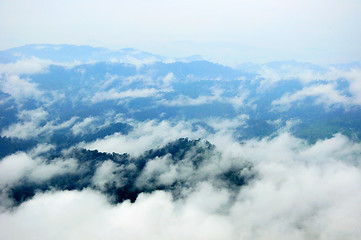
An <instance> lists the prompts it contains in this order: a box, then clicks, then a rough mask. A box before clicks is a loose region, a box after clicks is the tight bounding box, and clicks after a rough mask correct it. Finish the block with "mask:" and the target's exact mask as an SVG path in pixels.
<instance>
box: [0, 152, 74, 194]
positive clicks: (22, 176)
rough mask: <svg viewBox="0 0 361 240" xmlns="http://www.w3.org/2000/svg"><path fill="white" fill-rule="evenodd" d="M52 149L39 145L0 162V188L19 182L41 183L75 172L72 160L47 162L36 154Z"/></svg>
mask: <svg viewBox="0 0 361 240" xmlns="http://www.w3.org/2000/svg"><path fill="white" fill-rule="evenodd" d="M52 148H54V147H53V146H51V145H39V146H37V147H36V148H35V149H33V150H30V151H29V152H17V153H14V154H11V155H9V156H7V157H5V158H3V159H1V161H0V186H1V187H2V188H3V189H4V188H6V187H9V186H12V185H15V184H19V183H20V181H21V180H27V181H31V182H42V181H45V180H48V179H50V178H51V177H53V176H55V175H61V174H65V173H69V172H75V171H76V168H77V162H76V160H74V159H61V158H59V159H54V160H53V161H52V162H47V161H46V159H44V157H41V156H39V155H38V154H40V153H43V152H46V151H49V150H51V149H52Z"/></svg>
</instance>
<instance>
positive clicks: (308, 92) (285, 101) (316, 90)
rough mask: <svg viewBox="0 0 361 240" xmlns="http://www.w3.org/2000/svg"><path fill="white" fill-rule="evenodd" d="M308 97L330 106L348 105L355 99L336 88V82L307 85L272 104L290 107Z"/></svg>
mask: <svg viewBox="0 0 361 240" xmlns="http://www.w3.org/2000/svg"><path fill="white" fill-rule="evenodd" d="M308 97H314V98H315V99H316V100H315V101H316V103H318V104H323V105H325V106H328V107H330V106H332V105H341V106H346V107H347V106H348V105H352V104H353V99H352V98H351V97H348V96H345V95H342V94H341V93H340V91H338V90H337V89H336V86H335V84H317V85H312V86H310V87H305V88H303V89H302V90H300V91H297V92H295V93H286V94H285V95H283V96H282V97H281V98H280V99H278V100H275V101H273V102H272V104H273V105H283V106H286V107H289V106H290V104H292V103H295V102H298V103H299V104H300V103H301V101H302V100H304V99H306V98H308Z"/></svg>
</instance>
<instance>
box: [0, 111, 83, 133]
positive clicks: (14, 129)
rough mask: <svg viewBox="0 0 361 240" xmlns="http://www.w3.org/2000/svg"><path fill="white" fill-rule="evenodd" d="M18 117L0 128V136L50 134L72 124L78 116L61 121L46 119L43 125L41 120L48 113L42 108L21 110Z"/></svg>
mask: <svg viewBox="0 0 361 240" xmlns="http://www.w3.org/2000/svg"><path fill="white" fill-rule="evenodd" d="M18 117H19V119H21V120H22V121H21V122H18V123H14V124H12V125H10V126H9V127H7V128H6V129H2V131H1V136H2V137H9V138H19V139H29V138H32V137H37V136H39V135H41V134H52V133H53V132H54V131H57V130H60V129H63V128H68V127H70V126H72V125H73V124H74V122H75V121H76V120H77V119H78V117H72V118H71V119H69V120H67V121H64V122H62V123H56V121H48V122H46V124H45V125H42V122H43V121H45V120H46V119H47V118H48V113H47V112H46V111H45V110H44V109H43V108H38V109H35V110H23V111H22V112H20V113H19V114H18Z"/></svg>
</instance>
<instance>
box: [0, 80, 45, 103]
mask: <svg viewBox="0 0 361 240" xmlns="http://www.w3.org/2000/svg"><path fill="white" fill-rule="evenodd" d="M0 87H1V91H3V92H4V93H7V94H9V95H11V96H12V97H13V98H15V99H16V100H18V101H19V100H23V99H39V98H40V97H41V96H42V95H43V92H42V91H40V90H39V89H38V85H37V84H36V83H33V82H31V80H30V79H24V78H20V77H19V76H17V75H11V76H6V77H3V78H2V79H0Z"/></svg>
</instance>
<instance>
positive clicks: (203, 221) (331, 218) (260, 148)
mask: <svg viewBox="0 0 361 240" xmlns="http://www.w3.org/2000/svg"><path fill="white" fill-rule="evenodd" d="M225 144H228V143H227V142H224V143H223V145H225ZM229 147H233V148H236V150H237V151H238V153H239V154H240V155H241V156H242V158H235V155H233V156H232V155H228V157H225V156H223V160H222V161H224V162H229V161H242V159H246V160H247V161H250V162H252V163H253V170H254V171H256V172H257V177H256V178H254V179H252V180H251V181H250V182H249V183H248V184H247V185H243V186H240V187H239V192H238V193H236V195H234V192H232V191H231V190H229V189H227V188H222V187H221V186H219V185H217V184H213V183H211V182H209V181H207V182H199V183H198V184H197V186H195V189H194V190H193V191H190V190H189V189H187V188H184V189H183V195H184V198H180V199H174V198H173V197H172V195H171V194H170V193H168V192H167V191H155V192H153V193H142V194H140V195H139V196H138V198H137V200H136V201H135V202H134V203H130V202H129V201H125V202H123V203H119V204H116V205H112V204H110V203H109V202H108V199H107V198H106V197H105V196H104V195H103V194H101V193H100V192H98V191H94V190H90V189H85V190H83V191H57V192H51V191H50V192H46V193H38V194H37V195H36V196H35V197H34V198H33V199H31V200H29V201H26V202H24V203H23V204H22V205H20V207H18V208H17V209H15V210H14V211H11V212H8V211H5V212H2V213H1V214H0V223H1V224H0V231H1V233H2V237H3V239H14V238H16V239H28V236H32V237H35V238H37V239H55V240H56V239H79V238H81V239H85V238H86V239H98V238H99V236H101V237H102V238H106V239H119V238H121V239H175V240H177V239H235V240H236V239H243V240H253V239H271V240H272V239H277V240H283V239H285V240H286V239H287V240H303V239H304V240H306V239H307V240H308V239H320V240H330V239H331V240H333V239H334V240H336V239H350V240H353V239H355V240H356V239H359V238H360V237H361V233H360V231H359V223H360V221H361V214H360V213H361V205H360V202H361V193H360V191H359V189H360V188H361V170H360V168H359V166H357V164H356V165H355V164H354V162H353V161H359V156H360V155H361V152H360V149H361V148H360V144H359V143H354V142H352V141H351V140H349V139H348V138H347V137H344V136H342V135H336V136H334V137H333V138H331V139H328V140H324V141H319V142H317V143H316V144H314V145H308V144H307V143H306V142H304V141H303V140H300V139H297V138H295V137H292V136H291V135H289V134H287V133H284V134H281V135H280V136H278V137H275V138H272V139H271V138H264V139H261V140H255V139H254V140H248V141H246V142H244V143H242V144H238V145H233V146H229ZM225 150H226V149H223V150H222V153H224V152H225ZM231 156H232V157H231ZM229 157H231V158H229ZM350 159H351V160H353V161H349V160H350ZM153 163H154V164H153V165H152V166H149V169H148V170H145V171H146V172H147V173H151V172H154V171H157V169H158V171H159V170H161V169H163V170H164V169H167V167H168V166H171V165H170V164H169V163H168V160H167V157H165V158H159V159H154V162H153ZM103 164H104V166H103V165H102V166H100V167H99V175H104V174H106V173H110V172H111V171H110V170H109V169H112V168H113V167H112V166H108V165H109V162H104V163H103ZM110 165H111V164H110ZM150 167H151V168H152V169H150ZM100 172H102V173H100ZM171 172H172V170H171V169H168V170H167V171H163V172H162V174H167V173H171ZM162 174H161V175H158V176H159V177H160V178H159V179H162V178H161V176H162ZM100 179H103V177H101V178H100ZM165 179H167V178H165ZM33 219H37V221H33ZM59 229H61V230H59Z"/></svg>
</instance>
